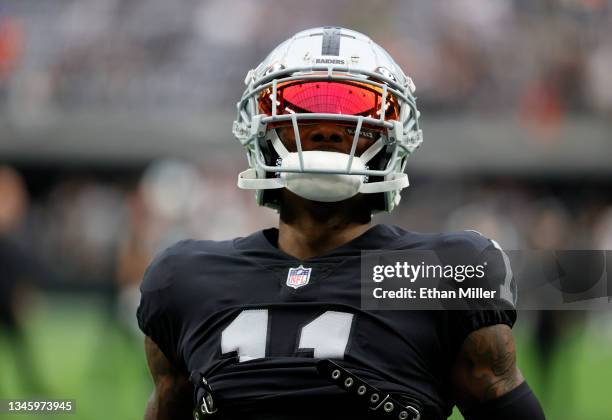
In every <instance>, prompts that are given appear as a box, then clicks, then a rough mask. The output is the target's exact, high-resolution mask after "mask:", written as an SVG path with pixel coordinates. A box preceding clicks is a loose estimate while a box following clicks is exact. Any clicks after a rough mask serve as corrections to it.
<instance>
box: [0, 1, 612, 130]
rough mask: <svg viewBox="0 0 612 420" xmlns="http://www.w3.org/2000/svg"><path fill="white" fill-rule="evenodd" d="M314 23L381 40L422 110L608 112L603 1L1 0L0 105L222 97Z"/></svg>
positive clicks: (75, 106)
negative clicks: (404, 73) (276, 49)
mask: <svg viewBox="0 0 612 420" xmlns="http://www.w3.org/2000/svg"><path fill="white" fill-rule="evenodd" d="M287 10H291V14H290V16H289V15H288V14H287ZM313 22H317V23H318V24H320V25H325V24H328V25H329V24H335V25H343V26H346V27H355V28H358V29H359V30H361V31H363V32H366V33H368V34H370V35H371V36H372V38H373V39H374V40H376V41H377V42H379V43H380V44H381V45H384V46H385V48H387V49H388V50H389V51H390V52H391V54H392V55H393V56H394V57H395V58H396V60H397V61H398V62H399V63H400V65H402V67H403V68H404V69H405V70H406V71H407V72H408V73H409V74H410V75H411V76H413V78H414V80H416V81H417V92H418V94H419V96H420V97H421V98H422V99H421V106H422V107H423V110H424V111H426V112H430V111H433V112H453V113H457V112H477V113H483V114H489V113H492V112H493V113H496V112H514V113H516V114H517V115H519V116H520V117H523V118H525V119H527V120H531V119H534V120H536V121H540V122H544V123H547V124H554V123H556V122H558V121H559V120H561V119H563V117H564V116H565V115H566V114H567V112H578V113H581V112H582V113H584V112H594V113H597V114H600V115H610V113H611V111H612V94H611V93H610V92H612V72H610V71H609V69H610V68H611V67H612V1H611V0H562V1H551V0H537V1H532V0H498V1H494V2H492V1H488V0H465V1H460V2H430V1H410V2H406V1H390V2H389V1H381V0H374V1H373V0H339V1H334V2H327V1H325V0H311V1H308V2H305V1H298V0H289V1H283V2H282V3H279V2H274V1H272V0H235V1H231V2H226V1H223V0H208V1H196V0H177V1H174V2H171V3H169V2H167V1H164V0H146V1H144V0H86V1H81V0H79V1H76V0H54V1H49V2H43V3H41V2H39V1H36V0H21V1H18V2H3V3H2V5H1V6H0V40H1V41H0V91H1V92H2V93H1V94H0V106H4V107H6V109H7V110H8V111H9V114H10V115H12V116H13V117H14V118H22V117H23V116H24V115H28V116H30V115H33V116H35V117H39V118H42V115H44V114H45V113H46V112H47V113H53V112H61V111H68V112H72V111H82V110H93V111H99V110H106V111H119V112H121V111H124V110H130V111H137V112H163V113H190V114H195V115H200V114H201V113H203V112H210V111H214V110H216V109H218V108H219V107H223V108H224V109H225V108H230V107H231V106H232V104H233V103H234V102H235V100H236V98H237V97H239V96H238V95H239V94H240V92H241V89H242V86H241V81H242V80H243V79H244V75H245V74H246V69H249V68H251V67H253V66H255V65H256V63H258V62H259V61H260V59H261V58H262V57H263V56H265V54H266V53H267V52H268V51H270V50H271V49H272V48H273V47H274V46H275V45H276V44H277V43H278V42H279V40H282V39H285V38H286V37H288V36H290V35H291V34H293V33H294V32H295V31H296V30H299V29H305V28H307V27H309V26H312V25H313Z"/></svg>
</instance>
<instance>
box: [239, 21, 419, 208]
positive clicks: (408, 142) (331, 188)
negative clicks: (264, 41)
mask: <svg viewBox="0 0 612 420" xmlns="http://www.w3.org/2000/svg"><path fill="white" fill-rule="evenodd" d="M245 84H246V86H247V87H246V90H245V92H244V94H243V95H242V98H241V99H240V101H239V102H238V103H237V117H236V120H235V121H234V125H233V133H234V136H235V137H236V138H237V139H238V140H239V141H240V142H241V144H242V145H243V146H244V147H245V149H246V151H247V158H248V162H249V166H250V168H249V169H247V170H246V171H244V172H242V173H240V175H239V177H238V186H239V187H240V188H243V189H254V190H256V191H257V194H256V197H257V202H258V204H259V205H265V206H268V207H272V208H278V205H279V202H278V194H275V193H274V191H276V190H278V189H280V188H287V189H289V190H291V191H292V192H294V193H296V194H298V195H300V196H302V197H304V198H307V199H310V200H314V201H327V202H333V201H341V200H344V199H347V198H350V197H352V196H354V195H355V194H357V193H364V194H379V195H380V196H381V198H384V199H383V200H379V201H378V205H377V206H376V207H375V208H374V211H391V210H392V209H393V208H394V207H395V206H396V205H397V204H398V203H399V201H400V191H401V190H402V189H403V188H405V187H407V186H408V177H407V175H406V174H405V173H404V169H405V167H406V159H407V157H408V156H409V155H410V154H411V153H412V152H413V151H414V150H415V149H416V148H417V147H418V146H419V145H420V144H421V142H422V138H423V136H422V131H421V130H420V129H419V122H418V118H419V111H418V110H417V107H416V99H415V97H414V90H415V87H414V83H413V82H412V80H411V79H410V78H409V77H408V76H406V75H405V74H404V72H403V71H402V70H401V69H400V67H399V66H398V65H397V63H395V61H394V60H393V59H392V58H391V56H390V55H389V54H388V53H387V52H386V51H385V50H384V49H383V48H381V47H380V46H379V45H377V44H376V43H374V42H373V41H372V40H371V39H370V38H368V37H367V36H365V35H363V34H361V33H359V32H355V31H352V30H349V29H344V28H337V27H322V28H315V29H308V30H305V31H302V32H299V33H297V34H296V35H294V36H293V37H292V38H290V39H289V40H287V41H285V42H283V43H282V44H280V45H279V46H278V47H276V48H275V49H274V50H273V51H272V52H271V53H270V54H269V55H268V56H267V57H266V58H265V59H264V60H263V62H262V63H261V64H259V65H258V66H257V68H255V69H253V70H250V71H249V72H248V74H247V76H246V79H245ZM324 122H327V123H329V122H333V123H334V124H338V125H343V126H345V129H346V130H347V133H350V134H349V135H352V136H353V141H352V147H351V151H350V153H349V154H346V153H337V152H328V151H304V150H302V141H301V140H300V129H299V128H300V127H301V126H302V125H306V124H317V123H324ZM282 126H285V127H287V126H289V127H293V133H294V136H295V143H296V150H295V151H293V152H290V151H289V150H288V149H287V147H286V146H285V145H284V144H283V142H282V141H281V139H280V138H279V136H278V134H277V130H276V129H277V128H278V127H282ZM363 137H366V138H368V139H370V140H371V143H372V144H371V145H370V146H369V147H368V148H367V150H365V151H364V152H362V153H361V155H360V156H357V155H356V153H355V151H356V146H357V143H358V141H359V139H360V138H363Z"/></svg>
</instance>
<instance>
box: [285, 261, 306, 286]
mask: <svg viewBox="0 0 612 420" xmlns="http://www.w3.org/2000/svg"><path fill="white" fill-rule="evenodd" d="M311 271H312V268H304V267H303V266H301V265H300V266H299V267H297V268H290V269H289V273H287V286H289V287H293V288H294V289H297V288H298V287H302V286H306V285H307V284H308V281H309V280H310V272H311Z"/></svg>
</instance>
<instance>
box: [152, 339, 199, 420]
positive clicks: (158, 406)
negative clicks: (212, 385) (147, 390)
mask: <svg viewBox="0 0 612 420" xmlns="http://www.w3.org/2000/svg"><path fill="white" fill-rule="evenodd" d="M145 352H146V355H147V364H148V365H149V370H150V371H151V376H152V377H153V382H154V384H155V389H154V390H153V393H152V394H151V397H150V399H149V402H148V403H147V409H146V412H145V416H144V419H145V420H170V419H176V420H181V419H189V418H191V405H192V401H191V398H192V385H191V383H190V382H189V379H188V378H187V375H186V374H184V373H182V372H179V371H178V370H177V369H176V368H175V367H174V366H172V364H171V363H170V361H169V360H168V359H167V358H166V356H165V355H164V353H162V351H161V350H160V349H159V347H158V346H157V344H155V342H154V341H153V340H151V339H150V338H149V337H145Z"/></svg>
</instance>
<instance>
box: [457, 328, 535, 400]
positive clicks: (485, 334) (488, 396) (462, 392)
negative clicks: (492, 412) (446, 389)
mask: <svg viewBox="0 0 612 420" xmlns="http://www.w3.org/2000/svg"><path fill="white" fill-rule="evenodd" d="M523 381H524V378H523V375H522V374H521V372H520V370H519V369H518V367H517V366H516V351H515V347H514V339H513V338H512V331H511V329H510V327H508V326H507V325H501V324H500V325H493V326H490V327H485V328H481V329H479V330H477V331H474V332H472V333H471V334H470V335H468V336H467V338H466V339H465V341H464V342H463V345H462V348H461V351H460V353H459V357H458V358H457V361H456V362H455V366H454V369H453V386H454V391H455V397H456V399H457V404H458V405H459V407H460V408H462V409H464V408H469V407H471V406H473V405H476V404H478V403H482V402H485V401H489V400H493V399H495V398H498V397H501V396H502V395H504V394H506V393H508V392H510V391H512V390H513V389H514V388H516V387H517V386H519V385H520V384H521V383H522V382H523Z"/></svg>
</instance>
